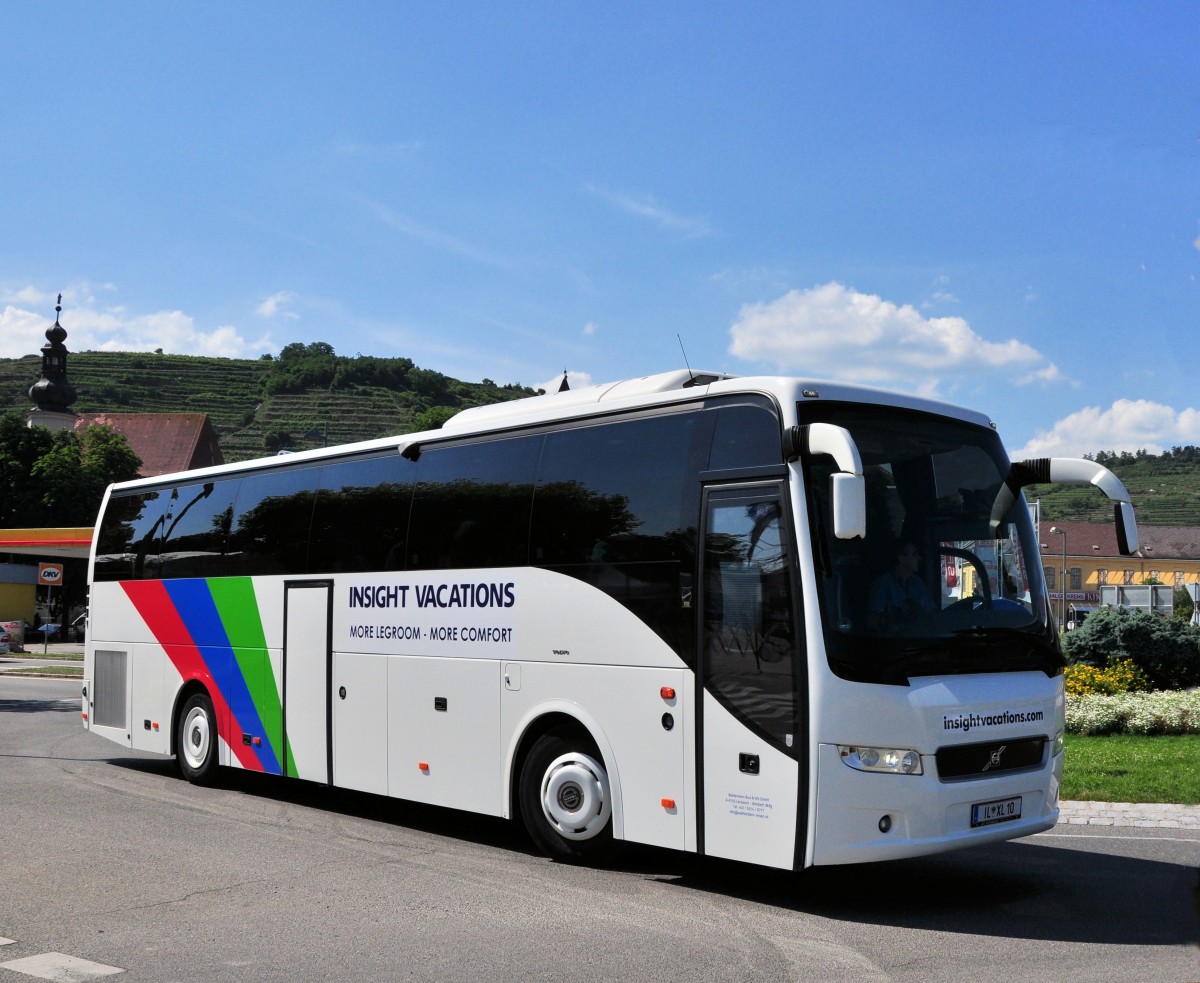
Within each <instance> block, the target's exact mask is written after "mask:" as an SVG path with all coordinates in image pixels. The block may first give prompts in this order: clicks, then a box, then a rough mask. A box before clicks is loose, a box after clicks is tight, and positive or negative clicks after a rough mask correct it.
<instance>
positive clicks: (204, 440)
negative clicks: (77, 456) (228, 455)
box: [75, 413, 225, 478]
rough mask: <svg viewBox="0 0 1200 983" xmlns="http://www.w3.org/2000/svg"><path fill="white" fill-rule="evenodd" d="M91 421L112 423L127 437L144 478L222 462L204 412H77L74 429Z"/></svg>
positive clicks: (104, 423)
mask: <svg viewBox="0 0 1200 983" xmlns="http://www.w3.org/2000/svg"><path fill="white" fill-rule="evenodd" d="M94 424H102V425H104V426H109V427H112V428H113V429H114V430H116V431H117V432H118V433H120V434H122V435H123V436H124V437H125V439H126V440H128V441H129V446H130V447H132V448H133V452H134V453H135V454H137V456H138V457H140V458H141V459H142V467H141V471H140V474H141V475H142V476H143V477H145V478H151V477H154V476H155V475H160V474H172V473H173V472H176V471H190V470H191V469H192V468H206V467H209V466H211V465H214V464H224V463H225V457H224V455H222V453H221V447H220V445H219V444H218V443H217V434H216V431H215V430H213V427H212V424H211V423H210V422H209V419H208V416H207V415H206V414H204V413H80V414H79V417H78V419H77V420H76V421H75V429H76V430H83V429H85V428H86V427H89V426H92V425H94Z"/></svg>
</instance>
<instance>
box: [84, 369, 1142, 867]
mask: <svg viewBox="0 0 1200 983" xmlns="http://www.w3.org/2000/svg"><path fill="white" fill-rule="evenodd" d="M1064 480H1065V481H1088V482H1091V483H1092V484H1095V485H1097V486H1098V487H1099V488H1100V490H1101V491H1102V492H1103V493H1105V494H1106V495H1107V496H1108V497H1109V498H1111V499H1113V500H1114V501H1115V502H1116V503H1117V504H1116V506H1115V510H1114V511H1115V516H1116V521H1117V525H1118V530H1119V535H1120V539H1121V542H1122V545H1123V547H1124V548H1125V549H1127V550H1128V551H1130V552H1132V551H1134V550H1136V549H1137V538H1136V535H1137V534H1136V529H1135V526H1134V523H1133V513H1132V509H1131V508H1130V505H1129V496H1128V494H1127V493H1126V491H1125V488H1124V487H1123V486H1122V485H1121V483H1120V481H1118V480H1117V479H1116V477H1115V476H1113V475H1112V474H1111V473H1110V472H1109V471H1107V470H1106V469H1104V468H1103V467H1101V466H1099V465H1097V464H1095V463H1093V462H1089V461H1079V460H1074V459H1058V458H1055V459H1047V460H1040V461H1030V462H1023V463H1017V464H1010V462H1009V460H1008V457H1007V456H1006V454H1005V451H1004V448H1003V446H1002V444H1001V442H1000V438H999V436H998V435H997V433H996V430H995V427H994V426H993V425H991V424H990V423H989V421H988V419H987V418H986V417H984V416H981V415H978V414H976V413H973V412H969V411H966V410H963V409H959V408H956V407H953V406H949V405H945V404H940V403H934V402H929V401H924V400H919V399H916V398H912V397H908V396H901V395H896V394H889V393H884V392H881V391H875V390H869V389H862V388H852V387H847V386H841V385H835V384H828V383H810V382H807V381H803V380H797V379H784V378H731V377H725V376H720V375H696V374H692V373H691V372H684V371H681V372H673V373H667V374H664V375H658V376H650V377H647V378H642V379H634V380H629V381H626V382H620V383H616V384H612V385H607V386H598V387H595V388H591V389H586V390H576V391H570V392H563V393H559V394H554V395H545V396H537V397H532V398H529V399H523V400H517V401H514V402H509V403H503V404H500V405H495V406H488V407H482V408H477V409H469V410H466V411H464V412H462V413H460V414H458V416H456V417H454V418H453V419H451V420H450V421H449V422H448V423H447V424H446V425H445V427H444V428H443V429H441V430H438V431H433V432H428V433H420V434H414V435H409V436H404V437H394V438H387V439H382V440H374V441H368V442H363V443H358V444H352V445H348V446H344V447H332V448H328V449H325V450H317V451H306V452H303V453H298V454H294V455H290V456H286V457H276V458H271V459H267V460H258V461H246V462H243V463H239V464H233V465H226V466H222V467H216V468H208V469H203V470H198V471H189V472H186V473H182V474H177V475H169V476H165V477H158V478H149V479H144V480H138V481H132V482H127V483H124V484H120V485H115V486H113V487H112V488H110V489H109V491H108V493H107V495H106V497H105V499H104V503H103V506H102V510H101V514H100V517H99V521H98V527H97V534H96V537H95V543H94V546H93V549H92V556H91V564H90V591H91V598H90V603H91V608H90V624H89V632H88V639H87V651H86V663H85V670H84V690H83V694H84V696H83V718H84V723H85V726H86V727H88V728H89V729H90V730H91V731H92V732H93V733H95V734H97V735H100V736H103V737H106V738H108V739H110V740H112V741H115V742H116V743H118V744H121V745H123V746H125V747H129V748H136V749H140V750H145V751H154V752H161V753H163V754H174V755H176V756H177V758H178V760H179V765H180V767H181V769H182V771H183V773H184V775H185V776H186V777H187V778H189V779H190V780H192V781H196V782H204V781H206V780H209V779H211V778H212V777H213V773H214V771H215V769H216V768H217V767H218V766H229V767H233V768H243V769H248V770H253V771H260V772H265V773H270V774H276V775H287V776H292V777H296V778H300V779H306V780H309V781H314V782H320V783H324V784H328V785H333V786H337V787H339V788H348V789H358V790H363V791H367V792H374V793H378V794H381V795H389V796H394V797H397V798H402V799H410V800H413V801H418V802H424V803H430V804H434V805H438V806H447V807H451V808H455V809H463V810H470V811H473V812H476V813H482V814H486V815H490V816H503V817H516V816H520V817H521V818H522V820H523V821H524V823H525V825H526V827H527V828H528V830H529V833H530V834H531V836H532V838H533V840H534V841H535V842H536V844H537V845H538V846H539V847H540V848H541V849H542V850H543V851H545V852H546V853H547V854H548V855H550V856H552V857H555V858H558V859H562V860H572V861H600V860H602V859H603V858H604V857H605V856H606V855H607V854H608V853H609V852H611V850H612V849H613V848H614V846H615V845H616V844H617V843H618V842H619V841H632V842H637V843H645V844H653V845H657V846H662V847H669V848H672V849H677V850H684V851H690V852H694V853H699V854H704V855H708V856H715V857H724V858H730V859H736V860H743V861H747V862H750V863H755V864H763V865H767V866H771V867H779V868H785V869H799V868H802V867H806V866H810V865H813V864H832V863H844V862H855V861H867V860H882V859H886V858H895V857H908V856H914V855H919V854H926V853H933V852H936V851H942V850H949V849H953V848H957V847H965V846H970V845H973V844H979V843H988V842H992V841H996V840H1002V839H1009V838H1012V837H1017V836H1023V835H1027V834H1030V833H1035V832H1038V831H1040V830H1045V829H1048V828H1049V827H1051V826H1053V825H1054V823H1055V821H1056V819H1057V816H1058V790H1059V782H1060V779H1061V775H1062V746H1063V744H1062V739H1063V713H1064V704H1063V682H1062V669H1063V659H1062V655H1061V653H1060V650H1059V644H1058V638H1057V635H1056V632H1055V626H1054V619H1053V617H1052V616H1051V614H1050V608H1049V604H1048V602H1047V598H1046V591H1045V587H1044V584H1043V578H1042V569H1041V560H1040V551H1039V546H1038V542H1037V541H1036V539H1035V532H1034V527H1033V524H1032V523H1031V520H1030V517H1029V513H1028V509H1027V508H1026V506H1025V503H1024V498H1023V496H1022V494H1021V491H1020V489H1021V486H1022V485H1024V484H1029V483H1032V482H1035V481H1036V482H1049V481H1064Z"/></svg>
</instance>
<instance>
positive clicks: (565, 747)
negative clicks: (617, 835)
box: [519, 733, 617, 864]
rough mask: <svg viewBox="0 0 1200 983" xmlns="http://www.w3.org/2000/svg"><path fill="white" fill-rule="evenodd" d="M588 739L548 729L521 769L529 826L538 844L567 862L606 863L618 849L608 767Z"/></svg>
mask: <svg viewBox="0 0 1200 983" xmlns="http://www.w3.org/2000/svg"><path fill="white" fill-rule="evenodd" d="M588 744H589V742H586V741H583V740H580V739H578V738H572V737H568V736H566V735H563V734H560V733H550V734H544V735H542V736H541V737H539V738H538V739H537V741H536V742H534V745H533V747H532V748H531V749H530V751H529V756H528V757H527V758H526V759H525V766H524V768H522V770H521V780H520V790H519V796H520V805H521V817H522V819H524V821H525V828H526V829H527V830H528V831H529V835H530V837H531V838H532V839H533V842H534V843H535V844H536V845H537V847H538V849H540V850H541V851H542V852H543V853H544V854H546V856H548V857H550V858H551V859H553V860H559V861H562V862H564V863H591V864H598V863H603V862H605V861H607V860H610V859H611V858H612V857H613V856H614V855H615V854H616V852H617V843H616V841H614V840H613V835H612V790H611V788H610V786H609V781H608V772H607V771H605V770H604V764H603V762H602V761H601V760H600V755H599V754H598V753H597V752H596V751H595V749H594V748H591V747H590V746H588Z"/></svg>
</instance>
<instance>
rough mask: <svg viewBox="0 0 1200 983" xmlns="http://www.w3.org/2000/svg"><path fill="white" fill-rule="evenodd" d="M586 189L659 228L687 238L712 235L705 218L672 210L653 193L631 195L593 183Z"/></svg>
mask: <svg viewBox="0 0 1200 983" xmlns="http://www.w3.org/2000/svg"><path fill="white" fill-rule="evenodd" d="M588 190H589V191H590V192H591V193H592V194H594V195H598V196H599V197H601V198H603V199H604V200H605V201H607V202H608V203H609V204H610V205H614V206H616V207H617V208H619V209H620V210H621V211H623V212H628V213H629V214H630V215H636V216H637V217H638V218H645V219H649V220H650V221H652V222H654V223H655V224H656V225H658V226H660V227H661V228H664V229H668V230H670V231H672V232H680V233H682V234H683V235H684V236H686V237H687V238H689V239H699V238H701V237H703V236H709V235H712V231H713V230H712V226H711V225H710V224H709V222H708V220H707V219H704V218H698V217H695V216H691V215H681V214H680V213H678V212H675V211H672V210H671V209H670V208H668V207H667V206H666V205H664V204H663V203H662V202H660V201H659V200H658V199H656V198H655V197H654V196H653V195H648V194H642V195H633V194H629V193H628V192H625V191H610V190H607V189H605V188H599V187H596V186H594V185H592V186H589V187H588Z"/></svg>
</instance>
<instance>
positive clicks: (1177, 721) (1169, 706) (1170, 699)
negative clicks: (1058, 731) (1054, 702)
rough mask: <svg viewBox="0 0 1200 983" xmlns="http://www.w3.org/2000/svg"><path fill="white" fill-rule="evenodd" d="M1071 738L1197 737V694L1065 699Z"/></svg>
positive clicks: (1199, 701) (1199, 708) (1172, 692)
mask: <svg viewBox="0 0 1200 983" xmlns="http://www.w3.org/2000/svg"><path fill="white" fill-rule="evenodd" d="M1067 732H1068V733H1071V734H1197V733H1200V690H1190V691H1176V690H1166V691H1158V692H1155V693H1118V694H1115V695H1111V696H1108V695H1094V696H1069V697H1068V698H1067Z"/></svg>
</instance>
